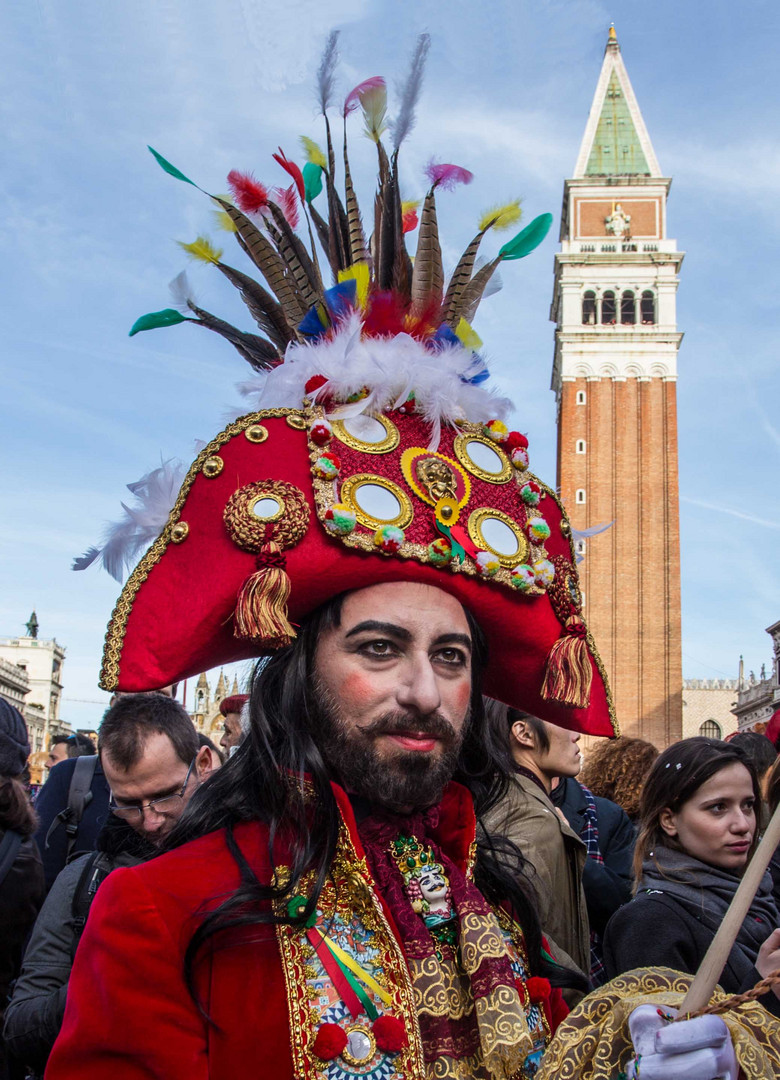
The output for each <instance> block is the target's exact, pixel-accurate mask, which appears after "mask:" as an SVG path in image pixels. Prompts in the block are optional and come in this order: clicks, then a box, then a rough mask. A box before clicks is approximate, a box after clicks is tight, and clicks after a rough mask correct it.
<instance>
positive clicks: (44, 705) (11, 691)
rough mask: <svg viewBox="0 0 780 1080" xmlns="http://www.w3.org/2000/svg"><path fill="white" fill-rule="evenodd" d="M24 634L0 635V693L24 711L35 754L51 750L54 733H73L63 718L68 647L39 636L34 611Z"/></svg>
mask: <svg viewBox="0 0 780 1080" xmlns="http://www.w3.org/2000/svg"><path fill="white" fill-rule="evenodd" d="M27 627H28V632H27V635H25V636H21V635H20V636H19V637H2V638H0V696H2V697H4V698H5V699H6V700H7V701H10V703H11V704H12V705H15V706H16V708H17V709H19V710H20V712H21V713H22V714H23V716H24V718H25V721H26V723H27V730H28V734H29V737H30V747H31V751H32V753H33V754H37V753H41V752H43V751H48V748H49V740H50V738H51V736H52V735H59V734H66V735H69V734H70V732H71V727H70V724H67V723H65V722H64V721H63V720H62V719H61V718H60V701H61V698H62V689H63V682H62V678H63V674H62V673H63V667H64V663H65V648H64V646H62V645H60V644H59V643H58V642H57V641H56V639H54V638H52V639H50V640H43V639H40V638H39V637H38V636H37V632H38V621H37V619H36V617H35V612H33V614H32V616H31V617H30V622H29V623H28V624H27Z"/></svg>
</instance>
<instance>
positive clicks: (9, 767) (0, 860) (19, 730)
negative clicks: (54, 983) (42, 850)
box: [0, 698, 44, 1080]
mask: <svg viewBox="0 0 780 1080" xmlns="http://www.w3.org/2000/svg"><path fill="white" fill-rule="evenodd" d="M29 755H30V744H29V742H28V738H27V726H26V724H25V722H24V719H23V717H22V714H21V713H20V712H19V711H18V710H17V709H15V708H14V707H13V705H10V704H9V703H8V702H7V701H6V700H5V699H4V698H0V927H1V928H2V931H0V1030H1V1029H2V1019H3V1015H4V1013H5V1004H6V999H7V997H8V990H9V987H10V985H11V983H12V982H13V980H14V979H15V978H16V976H17V975H18V974H19V968H20V966H21V962H22V949H23V947H24V942H25V939H26V937H27V935H28V933H29V932H30V929H31V928H32V925H33V923H34V922H35V917H36V915H37V914H38V909H39V908H40V906H41V904H42V903H43V897H44V885H43V867H42V866H41V858H40V855H39V854H38V849H37V848H36V846H35V841H34V840H33V839H32V835H33V833H34V832H35V826H36V819H35V812H34V811H33V808H32V806H31V805H30V800H29V799H28V797H27V792H26V791H25V790H24V788H23V787H22V785H21V783H20V782H19V779H18V777H19V776H21V774H22V773H23V771H24V768H25V766H26V764H27V758H28V757H29ZM7 1075H8V1073H7V1065H6V1055H5V1048H4V1043H3V1040H2V1038H0V1080H6V1076H7Z"/></svg>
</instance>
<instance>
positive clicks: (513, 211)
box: [479, 199, 522, 232]
mask: <svg viewBox="0 0 780 1080" xmlns="http://www.w3.org/2000/svg"><path fill="white" fill-rule="evenodd" d="M521 213H522V211H521V209H520V200H519V199H515V201H514V202H511V203H507V204H506V206H494V207H493V208H492V209H491V210H488V211H487V212H486V213H484V214H483V215H482V217H481V218H480V219H479V231H480V232H484V231H485V229H499V230H500V229H508V228H509V226H510V225H514V224H515V222H516V221H519V220H520V215H521Z"/></svg>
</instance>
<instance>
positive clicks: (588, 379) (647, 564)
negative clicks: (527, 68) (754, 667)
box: [551, 30, 683, 747]
mask: <svg viewBox="0 0 780 1080" xmlns="http://www.w3.org/2000/svg"><path fill="white" fill-rule="evenodd" d="M670 185H671V180H670V179H669V178H668V177H665V176H664V175H663V173H662V172H661V169H660V167H659V165H658V161H657V159H656V156H655V153H654V150H653V147H652V144H651V142H650V138H649V135H648V133H647V129H646V127H645V124H644V121H643V119H642V115H641V113H640V110H639V106H638V104H637V101H636V98H635V96H634V92H633V89H632V87H631V83H630V80H629V78H628V73H627V71H626V68H625V65H624V63H623V59H622V56H621V53H620V47H619V45H618V42H617V39H616V37H615V33H614V30H611V31H610V37H609V41H608V43H607V47H606V51H605V55H604V62H603V65H602V70H601V75H600V78H599V82H598V86H597V89H596V93H595V96H594V99H593V105H592V107H591V111H590V117H589V119H588V123H587V127H586V130H585V135H584V138H583V141H582V145H581V148H580V153H579V157H578V159H577V164H576V166H575V169H574V175H573V177H572V178H571V179H568V180H566V181H565V183H564V198H563V210H562V220H561V238H560V239H561V250H560V252H559V253H558V254H557V255H556V257H555V285H554V297H553V303H552V308H551V318H552V320H553V321H554V322H555V323H556V333H555V357H554V362H553V375H552V388H553V390H554V391H555V393H556V397H557V403H558V486H559V491H560V495H561V498H562V499H563V501H564V503H565V505H566V509H567V511H568V513H569V515H570V518H571V522H572V525H573V526H574V528H575V529H576V530H580V531H585V530H590V529H595V528H596V527H598V526H600V525H605V526H606V525H610V523H611V527H610V528H609V529H607V530H606V531H605V532H603V533H600V534H599V535H590V536H585V537H579V538H577V539H576V544H577V546H578V547H579V550H580V553H581V554H583V555H585V559H584V561H583V563H582V565H581V567H580V574H581V584H582V589H583V592H584V594H585V615H586V618H587V621H588V625H589V626H590V629H591V631H592V633H593V636H594V638H595V641H596V645H597V646H598V649H599V651H600V653H601V656H602V659H603V661H604V664H605V666H606V669H607V673H608V676H609V681H610V685H611V687H612V692H613V695H614V699H615V706H616V712H617V719H618V722H619V724H620V727H621V730H622V731H623V733H624V734H626V735H636V736H640V737H642V738H646V739H648V740H650V741H651V742H653V743H655V745H656V746H658V747H665V746H667V745H668V744H669V743H671V742H674V741H675V740H676V739H679V738H680V736H681V734H682V697H683V694H682V689H683V680H682V643H681V598H680V536H679V494H678V476H677V473H678V469H677V400H676V379H677V352H678V349H679V346H680V342H681V340H682V334H680V333H679V332H678V330H677V316H676V291H677V283H678V272H679V269H680V265H681V263H682V260H683V254H682V252H680V251H678V249H677V244H676V242H675V241H674V240H673V239H671V238H670V237H669V235H668V232H667V221H666V201H667V196H668V193H669V188H670Z"/></svg>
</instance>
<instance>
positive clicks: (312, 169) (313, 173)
mask: <svg viewBox="0 0 780 1080" xmlns="http://www.w3.org/2000/svg"><path fill="white" fill-rule="evenodd" d="M303 186H304V189H305V192H306V202H307V203H310V202H311V201H312V199H316V198H317V196H318V195H319V193H320V192H321V191H322V168H321V167H320V166H319V165H315V164H314V162H313V161H307V162H306V164H305V165H304V166H303Z"/></svg>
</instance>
